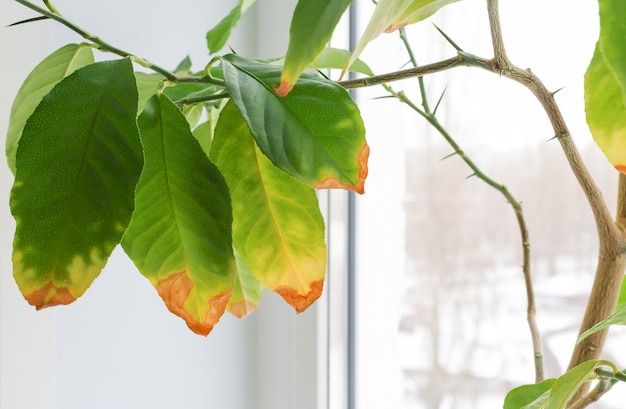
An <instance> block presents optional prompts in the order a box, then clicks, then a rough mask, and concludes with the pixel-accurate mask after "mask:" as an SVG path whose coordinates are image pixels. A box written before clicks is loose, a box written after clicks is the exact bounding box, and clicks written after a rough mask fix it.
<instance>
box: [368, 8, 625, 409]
mask: <svg viewBox="0 0 626 409" xmlns="http://www.w3.org/2000/svg"><path fill="white" fill-rule="evenodd" d="M592 3H593V2H587V3H585V4H582V3H577V4H576V7H572V6H571V5H570V4H569V3H568V2H566V1H552V2H541V1H530V2H502V5H501V13H502V21H503V23H502V24H503V29H504V36H505V43H506V45H507V47H508V54H509V57H510V58H511V60H512V62H513V63H514V64H516V65H519V66H522V67H524V68H525V67H530V68H531V69H532V70H533V72H534V73H535V74H537V75H538V76H539V78H541V79H542V81H543V82H544V83H545V84H546V85H547V86H548V87H549V88H551V89H554V90H555V91H556V90H557V89H559V88H561V87H565V88H563V89H562V90H561V91H559V93H558V94H556V99H557V102H558V103H559V105H560V106H561V109H562V110H563V113H564V116H565V117H566V120H567V121H568V124H569V126H570V130H571V132H572V134H573V137H574V140H575V141H576V143H577V144H578V146H579V149H580V150H581V152H582V155H583V156H584V158H585V159H586V160H587V163H588V165H589V168H590V171H591V172H592V173H593V175H594V177H596V178H597V180H598V183H599V184H600V185H601V188H602V190H603V192H605V197H606V199H607V201H608V203H609V205H610V206H611V207H614V203H615V192H616V190H617V174H616V172H615V171H614V169H613V168H612V167H611V166H610V164H609V163H608V162H607V161H606V159H605V158H604V156H603V155H602V153H601V152H600V151H599V150H598V149H597V147H595V145H594V144H593V142H592V140H591V136H590V135H589V132H588V130H587V127H586V125H585V117H584V109H583V93H582V92H583V91H582V86H583V74H584V72H585V70H586V67H587V64H588V63H589V61H590V59H591V55H592V53H593V49H594V46H595V40H596V38H597V30H598V28H597V10H596V9H594V7H595V5H594V4H592ZM359 7H360V9H359V15H360V20H359V22H358V24H359V26H360V27H361V30H362V27H364V25H365V24H366V21H367V18H368V17H369V15H370V13H371V9H372V7H373V6H369V5H368V4H367V2H363V3H359ZM564 9H567V13H568V17H567V19H562V18H559V17H558V16H560V15H562V13H563V10H564ZM538 10H541V12H538ZM429 21H432V22H433V23H435V24H436V25H437V26H438V27H440V28H441V29H442V30H443V31H445V32H446V34H448V35H449V36H450V37H451V38H452V39H453V40H454V41H455V42H456V43H457V44H458V45H459V46H460V47H462V48H463V49H464V50H465V51H467V52H471V53H474V54H476V55H479V56H483V57H490V56H491V55H492V54H493V53H492V51H491V42H490V37H489V28H488V22H487V16H486V8H485V4H484V2H478V1H464V2H459V3H455V4H452V5H450V6H448V7H447V8H445V9H444V10H442V11H441V12H439V13H437V14H435V15H434V16H433V17H432V18H430V19H429ZM529 24H531V25H532V30H530V29H529ZM407 35H408V37H409V39H410V43H411V45H412V47H413V51H414V53H415V55H416V58H417V59H418V62H419V63H421V64H426V63H430V62H435V61H439V60H442V59H445V58H448V57H452V56H454V55H455V50H454V49H453V48H452V47H451V46H450V45H449V44H448V43H447V42H446V41H445V39H444V38H443V37H442V36H441V35H440V34H439V33H438V32H437V31H436V30H435V29H434V28H433V26H432V24H430V23H429V22H425V23H422V24H420V25H418V26H410V27H408V28H407ZM362 59H363V60H364V61H365V62H367V63H368V64H370V66H371V68H372V69H373V70H374V71H375V72H376V73H384V72H390V71H396V70H398V69H400V68H402V67H403V66H404V65H405V64H407V62H408V61H409V57H408V54H407V51H406V49H405V48H404V46H403V44H402V42H401V41H400V40H399V37H398V35H397V34H394V33H391V34H383V35H381V36H380V37H379V38H377V39H376V40H374V41H373V42H372V43H371V44H370V46H369V48H368V49H366V52H365V53H363V55H362ZM562 66H564V67H565V68H563V69H561V68H560V67H562ZM424 80H425V83H426V91H427V94H428V97H429V103H430V106H431V107H433V106H434V105H435V104H436V103H437V101H438V99H439V97H440V96H441V94H442V93H443V92H444V91H445V95H444V97H443V99H442V102H441V105H440V107H439V110H438V118H439V120H440V121H441V123H442V124H443V125H444V127H445V128H446V129H447V130H448V132H449V133H450V134H451V135H452V137H453V138H455V139H456V141H457V142H458V143H459V144H460V146H461V148H462V149H463V150H464V151H465V153H466V154H467V155H469V156H470V157H471V158H472V159H473V160H474V162H475V163H476V164H477V165H478V166H479V167H480V168H481V169H482V170H483V171H484V172H485V173H486V174H487V175H489V176H490V177H492V178H493V179H495V180H496V181H498V182H499V183H502V184H504V185H506V186H507V187H508V188H509V190H510V191H511V193H512V194H513V195H514V196H515V197H516V198H517V199H518V200H519V201H521V202H522V203H523V206H524V211H525V215H526V221H527V224H528V226H529V230H530V240H531V246H532V272H533V275H534V279H535V290H536V296H537V308H538V311H537V320H538V323H539V326H540V329H541V332H542V335H543V342H544V362H545V369H546V372H547V376H549V377H554V376H558V375H560V374H561V373H562V371H563V370H564V368H565V367H566V366H567V364H568V361H569V353H570V351H571V349H572V347H573V344H574V341H575V338H576V334H577V331H578V325H579V323H580V319H581V317H582V311H583V309H584V305H585V301H586V296H587V294H588V292H589V289H590V286H591V280H592V275H593V272H594V269H595V262H596V260H597V242H596V241H597V239H596V230H595V225H594V223H593V219H592V215H591V212H590V210H589V208H588V205H587V203H586V199H585V197H584V195H583V194H582V192H581V189H580V188H579V186H578V184H577V182H576V180H575V178H574V177H573V175H572V174H571V171H570V169H569V167H568V165H567V163H566V161H565V159H564V156H563V154H562V152H561V149H560V147H559V144H558V142H557V141H556V140H551V138H552V137H553V136H554V135H553V134H552V130H551V127H550V124H549V122H548V120H547V118H546V116H545V114H544V113H543V111H542V110H541V107H540V106H539V104H538V103H537V101H536V100H535V99H534V97H533V96H532V94H531V93H530V92H529V91H528V90H526V89H524V88H523V87H522V86H520V85H518V84H517V83H514V82H512V81H510V80H508V79H505V78H499V77H498V76H496V75H493V74H491V73H488V72H483V71H481V70H477V69H475V68H459V69H454V70H451V71H447V72H443V73H438V74H435V75H431V76H428V77H425V79H424ZM390 85H391V86H392V87H393V89H394V90H395V91H401V90H402V91H404V92H406V94H407V95H408V96H409V98H411V99H412V101H413V102H414V103H415V104H416V105H418V106H421V103H422V102H421V99H420V91H419V84H418V81H417V80H415V79H414V80H407V81H402V82H398V83H393V84H390ZM381 96H389V94H387V93H386V91H385V90H383V89H382V88H380V87H376V88H371V89H370V88H368V89H362V90H360V91H359V93H358V100H359V103H360V106H361V108H362V111H363V116H364V118H365V120H366V126H367V129H368V141H369V144H370V145H371V156H370V167H369V171H370V173H369V177H368V181H367V183H366V185H365V189H366V193H365V195H363V196H361V197H359V198H358V201H357V213H356V214H357V227H356V228H357V234H356V237H357V240H356V248H357V257H356V260H357V274H356V277H357V281H356V288H357V291H356V297H357V299H356V302H357V318H356V329H357V337H356V351H357V352H356V354H357V361H356V385H357V388H356V391H357V407H358V408H359V409H370V408H381V407H393V408H441V409H443V408H498V407H502V402H503V399H504V396H505V395H506V393H507V392H508V390H510V389H511V388H512V387H515V386H518V385H521V384H524V383H533V382H534V369H533V351H532V345H531V338H530V332H529V330H528V325H527V323H526V294H525V291H526V290H525V287H524V281H523V276H522V270H521V264H522V247H521V241H520V233H519V229H518V227H517V221H516V218H515V215H514V213H513V211H512V208H511V207H510V206H509V205H508V204H507V203H506V200H505V199H504V197H503V196H502V195H501V194H500V193H499V192H497V191H496V190H494V189H492V188H491V187H489V186H487V185H486V184H485V183H484V182H482V181H481V180H479V179H478V178H476V177H471V176H472V171H471V170H470V169H469V168H468V167H467V166H466V165H465V164H464V163H463V162H462V160H461V159H460V158H459V156H458V155H452V156H450V154H451V153H453V151H452V149H451V148H450V146H449V145H447V143H446V142H445V141H444V140H443V138H442V137H441V136H440V135H439V134H438V133H437V132H435V131H434V129H433V128H432V127H430V126H429V125H428V124H427V123H426V121H425V120H424V119H423V118H421V117H420V116H419V115H417V114H416V113H415V112H413V111H411V110H410V109H409V108H408V107H407V106H406V105H402V104H401V103H400V102H399V101H398V100H397V99H395V98H388V99H375V98H376V97H381ZM444 158H445V160H444ZM611 334H612V335H611V336H612V337H614V338H613V341H611V343H610V345H609V346H608V347H607V350H606V356H607V357H616V355H613V352H614V351H615V346H618V345H620V342H623V340H624V339H623V337H621V336H620V332H619V329H616V330H612V333H611ZM611 345H613V347H612V346H611ZM617 359H618V358H617ZM618 362H619V359H618ZM620 389H623V388H622V387H620V386H618V387H617V388H616V389H615V390H614V391H612V392H611V393H609V394H608V395H607V396H606V399H604V402H603V403H602V405H604V406H599V407H605V408H611V407H618V406H617V405H618V404H617V403H614V402H620V400H621V399H623V392H624V391H621V393H622V394H621V396H622V397H621V398H620ZM611 395H612V396H611ZM622 402H623V400H622Z"/></svg>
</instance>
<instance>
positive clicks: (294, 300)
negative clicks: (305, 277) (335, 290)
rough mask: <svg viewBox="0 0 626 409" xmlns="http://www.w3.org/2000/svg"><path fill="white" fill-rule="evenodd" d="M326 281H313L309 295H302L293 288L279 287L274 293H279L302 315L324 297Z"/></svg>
mask: <svg viewBox="0 0 626 409" xmlns="http://www.w3.org/2000/svg"><path fill="white" fill-rule="evenodd" d="M323 289H324V280H318V281H313V282H312V283H311V286H310V289H309V292H308V293H307V294H304V295H303V294H300V293H298V292H297V291H296V290H295V289H294V288H292V287H278V288H276V289H275V290H274V291H275V292H276V293H278V294H279V295H280V296H281V297H283V299H284V300H285V301H287V303H288V304H289V305H291V306H292V307H293V308H295V309H296V312H297V313H298V314H300V313H301V312H304V311H306V309H307V308H309V307H310V306H311V304H313V303H314V302H315V301H317V299H318V298H320V296H321V295H322V290H323Z"/></svg>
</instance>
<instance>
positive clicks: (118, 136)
mask: <svg viewBox="0 0 626 409" xmlns="http://www.w3.org/2000/svg"><path fill="white" fill-rule="evenodd" d="M136 114H137V89H136V86H135V77H134V75H133V71H132V64H131V62H130V60H128V59H124V60H117V61H106V62H99V63H95V64H91V65H88V66H86V67H84V68H81V69H79V70H76V71H75V72H74V73H73V74H72V75H70V76H68V77H67V78H65V79H64V80H63V81H61V82H60V83H59V84H58V85H57V86H56V87H54V89H52V91H50V93H49V94H48V95H46V96H45V97H44V98H43V99H42V101H41V103H40V104H39V105H38V106H37V108H36V109H35V111H34V112H33V115H32V116H31V117H30V118H29V119H28V122H27V123H26V126H25V127H24V132H23V134H22V138H21V140H20V144H19V147H18V149H17V155H16V174H15V183H14V185H13V190H12V191H11V211H12V213H13V215H14V217H15V220H16V232H15V240H14V242H13V272H14V276H15V279H16V281H17V284H18V286H19V288H20V291H21V292H22V294H24V297H25V298H26V299H27V300H28V302H29V303H30V304H32V305H35V306H36V307H37V308H42V307H45V306H50V305H57V304H69V303H71V302H72V301H74V300H75V299H76V298H78V297H80V296H81V295H82V294H83V293H84V292H85V290H86V289H87V288H88V287H89V285H90V284H91V283H92V282H93V280H94V279H95V278H96V277H97V276H98V275H99V274H100V271H101V270H102V268H103V267H104V265H105V264H106V261H107V259H108V257H109V255H110V254H111V252H112V251H113V249H114V248H115V246H116V245H117V244H118V243H119V241H120V239H121V237H122V234H123V233H124V231H125V230H126V226H127V225H128V222H129V220H130V217H131V214H132V211H133V201H134V191H135V186H136V184H137V180H138V179H139V174H140V173H141V167H142V163H143V162H142V154H141V144H140V141H139V135H138V132H137V126H136V122H135V118H136Z"/></svg>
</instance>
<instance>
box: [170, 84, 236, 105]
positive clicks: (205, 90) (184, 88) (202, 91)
mask: <svg viewBox="0 0 626 409" xmlns="http://www.w3.org/2000/svg"><path fill="white" fill-rule="evenodd" d="M221 91H224V88H223V87H219V86H216V85H212V84H188V83H181V84H176V85H175V86H173V87H167V88H165V90H164V91H163V93H164V94H165V95H167V96H168V98H169V99H171V100H172V101H174V102H176V101H178V100H180V99H183V98H197V97H207V96H209V95H213V94H215V93H217V92H221Z"/></svg>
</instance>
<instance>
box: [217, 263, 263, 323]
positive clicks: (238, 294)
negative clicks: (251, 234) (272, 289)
mask: <svg viewBox="0 0 626 409" xmlns="http://www.w3.org/2000/svg"><path fill="white" fill-rule="evenodd" d="M235 260H237V279H236V280H235V287H234V289H233V296H232V297H231V298H230V301H228V305H227V306H226V309H227V310H228V312H230V313H231V314H233V315H234V316H235V317H237V318H245V317H246V316H248V315H250V314H251V313H253V312H254V311H255V310H256V308H257V307H258V306H259V304H260V303H261V297H262V296H263V285H262V284H261V283H260V282H259V280H257V279H256V277H255V276H254V274H252V271H250V268H249V267H248V265H247V264H246V260H244V259H243V258H242V257H241V256H240V255H239V253H237V252H236V251H235Z"/></svg>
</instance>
